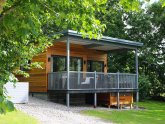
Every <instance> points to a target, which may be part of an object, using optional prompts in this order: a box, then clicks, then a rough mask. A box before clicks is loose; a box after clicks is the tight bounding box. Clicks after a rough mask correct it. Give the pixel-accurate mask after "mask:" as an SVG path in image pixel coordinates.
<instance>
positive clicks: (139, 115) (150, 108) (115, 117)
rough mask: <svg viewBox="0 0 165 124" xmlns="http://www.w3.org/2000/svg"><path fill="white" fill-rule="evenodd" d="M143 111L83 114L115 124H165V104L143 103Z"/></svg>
mask: <svg viewBox="0 0 165 124" xmlns="http://www.w3.org/2000/svg"><path fill="white" fill-rule="evenodd" d="M139 106H141V107H144V108H146V109H144V110H112V111H109V110H107V111H103V110H87V111H83V112H82V113H83V114H86V115H90V116H95V117H99V118H101V119H104V120H107V121H110V122H114V123H117V124H165V102H157V101H145V102H140V103H139Z"/></svg>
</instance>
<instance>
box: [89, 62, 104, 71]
mask: <svg viewBox="0 0 165 124" xmlns="http://www.w3.org/2000/svg"><path fill="white" fill-rule="evenodd" d="M87 71H88V72H94V71H97V72H104V62H103V61H93V60H88V62H87Z"/></svg>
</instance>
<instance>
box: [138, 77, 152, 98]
mask: <svg viewBox="0 0 165 124" xmlns="http://www.w3.org/2000/svg"><path fill="white" fill-rule="evenodd" d="M150 87H151V85H150V81H149V78H148V76H146V75H144V74H141V75H139V99H140V100H144V99H147V98H149V96H150V90H151V89H150Z"/></svg>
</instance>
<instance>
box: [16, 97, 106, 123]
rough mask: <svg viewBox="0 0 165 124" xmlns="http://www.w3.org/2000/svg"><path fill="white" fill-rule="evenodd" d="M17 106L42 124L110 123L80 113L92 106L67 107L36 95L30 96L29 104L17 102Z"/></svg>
mask: <svg viewBox="0 0 165 124" xmlns="http://www.w3.org/2000/svg"><path fill="white" fill-rule="evenodd" d="M15 107H16V108H17V109H18V110H21V111H23V112H25V113H27V114H29V115H31V116H34V117H35V118H37V119H38V120H39V121H40V122H41V124H96V123H97V124H108V122H105V121H103V120H101V119H98V118H95V117H90V116H85V115H82V114H80V111H82V110H89V109H94V108H92V107H70V108H67V107H66V106H65V105H61V104H57V103H53V102H50V101H46V100H41V99H38V98H35V97H29V103H28V104H15ZM96 109H105V108H96ZM106 109H107V108H106Z"/></svg>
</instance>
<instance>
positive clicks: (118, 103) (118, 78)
mask: <svg viewBox="0 0 165 124" xmlns="http://www.w3.org/2000/svg"><path fill="white" fill-rule="evenodd" d="M119 76H120V74H119V72H117V108H118V109H119V106H120V94H119V88H120V86H119V85H120V84H119V83H120V77H119Z"/></svg>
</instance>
